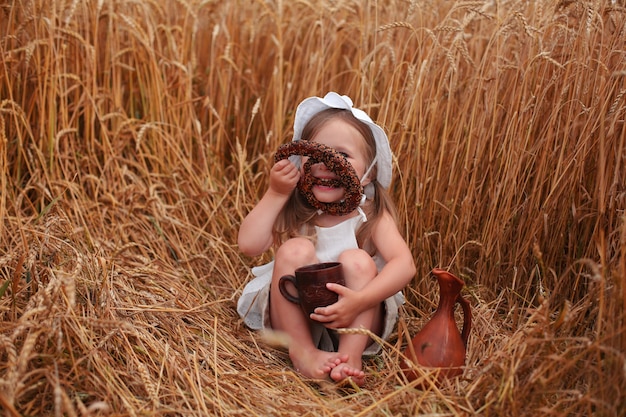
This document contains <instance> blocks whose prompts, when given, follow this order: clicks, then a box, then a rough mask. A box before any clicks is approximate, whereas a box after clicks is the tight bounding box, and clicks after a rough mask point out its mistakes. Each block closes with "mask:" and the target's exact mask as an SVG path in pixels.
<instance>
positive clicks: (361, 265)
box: [338, 249, 378, 286]
mask: <svg viewBox="0 0 626 417" xmlns="http://www.w3.org/2000/svg"><path fill="white" fill-rule="evenodd" d="M338 260H339V262H341V264H342V265H343V273H344V275H345V277H346V284H348V286H351V285H350V283H351V282H352V283H354V284H356V283H357V282H361V283H362V285H365V284H366V283H367V282H369V281H370V280H371V279H373V278H374V277H375V276H376V274H377V273H378V270H377V268H376V264H375V263H374V260H373V259H372V257H371V256H370V255H369V254H368V253H367V252H365V251H364V250H362V249H350V250H347V251H345V252H343V253H342V254H341V255H340V256H339V259H338ZM357 285H358V284H357Z"/></svg>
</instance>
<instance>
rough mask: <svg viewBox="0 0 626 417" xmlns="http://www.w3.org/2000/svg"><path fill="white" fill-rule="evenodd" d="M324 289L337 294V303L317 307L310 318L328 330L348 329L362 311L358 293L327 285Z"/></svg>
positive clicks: (341, 286) (330, 284) (335, 285)
mask: <svg viewBox="0 0 626 417" xmlns="http://www.w3.org/2000/svg"><path fill="white" fill-rule="evenodd" d="M326 288H328V289H329V290H331V291H333V292H336V293H337V294H339V301H337V302H336V303H335V304H331V305H329V306H326V307H318V308H316V309H315V312H314V313H313V314H311V316H310V318H311V319H312V320H315V321H319V322H320V323H323V324H324V326H325V327H327V328H329V329H342V328H346V327H350V325H351V324H352V323H354V320H355V319H356V317H357V316H358V315H359V314H360V313H361V311H362V308H363V307H362V303H361V299H360V297H359V292H358V291H354V290H351V289H350V288H348V287H344V286H343V285H339V284H333V283H328V284H326Z"/></svg>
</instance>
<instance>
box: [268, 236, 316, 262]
mask: <svg viewBox="0 0 626 417" xmlns="http://www.w3.org/2000/svg"><path fill="white" fill-rule="evenodd" d="M315 257H316V256H315V245H313V242H311V241H310V240H308V239H305V238H301V237H296V238H292V239H289V240H287V241H286V242H284V243H283V244H282V245H280V247H279V248H278V249H277V250H276V256H275V260H276V261H277V262H289V263H290V264H295V265H306V264H309V263H314V262H315Z"/></svg>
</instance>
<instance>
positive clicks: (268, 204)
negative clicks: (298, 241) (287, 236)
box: [237, 159, 300, 256]
mask: <svg viewBox="0 0 626 417" xmlns="http://www.w3.org/2000/svg"><path fill="white" fill-rule="evenodd" d="M299 179H300V171H299V170H298V168H297V167H296V166H295V165H294V164H293V163H291V162H290V161H289V160H288V159H283V160H281V161H278V162H277V163H275V164H274V166H273V167H272V169H271V171H270V186H269V189H268V190H267V191H266V192H265V194H264V195H263V197H262V198H261V200H260V201H259V202H258V204H257V205H256V206H255V207H254V208H253V209H252V211H250V213H248V215H247V216H246V217H245V218H244V219H243V222H242V223H241V227H240V228H239V236H238V238H237V243H238V245H239V250H241V252H242V253H244V254H245V255H248V256H257V255H260V254H262V253H263V252H265V251H266V250H268V249H269V248H270V246H271V245H272V242H273V239H272V230H273V228H274V223H275V222H276V218H277V217H278V215H279V213H280V211H281V210H282V209H283V207H284V206H285V204H286V203H287V200H289V196H290V195H291V193H292V192H293V190H294V188H295V187H296V185H297V184H298V180H299Z"/></svg>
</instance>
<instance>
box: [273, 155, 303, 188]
mask: <svg viewBox="0 0 626 417" xmlns="http://www.w3.org/2000/svg"><path fill="white" fill-rule="evenodd" d="M298 180H300V170H299V169H298V168H297V167H296V166H295V165H294V164H293V163H291V161H289V160H288V159H283V160H280V161H278V162H276V163H275V164H274V166H273V167H272V169H271V170H270V189H271V190H272V191H274V192H275V193H278V194H282V195H289V194H291V192H292V191H293V190H294V188H296V185H298Z"/></svg>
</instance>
